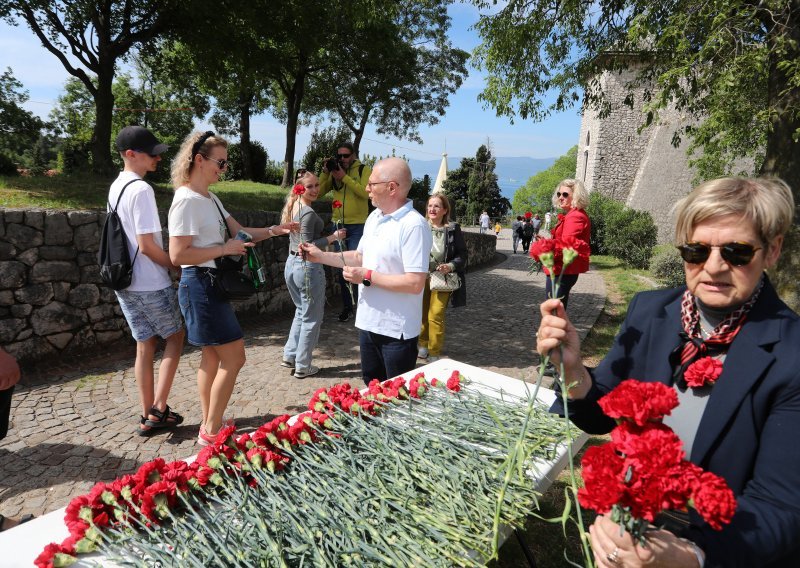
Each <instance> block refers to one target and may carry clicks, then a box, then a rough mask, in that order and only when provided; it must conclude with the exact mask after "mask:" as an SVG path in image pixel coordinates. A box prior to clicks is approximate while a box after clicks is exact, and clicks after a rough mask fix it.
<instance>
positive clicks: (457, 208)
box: [443, 145, 511, 224]
mask: <svg viewBox="0 0 800 568" xmlns="http://www.w3.org/2000/svg"><path fill="white" fill-rule="evenodd" d="M496 165H497V161H496V160H495V158H494V157H493V156H492V151H491V150H490V149H489V148H488V147H487V146H486V145H481V146H480V148H478V151H477V152H476V153H475V157H474V158H462V159H461V165H460V166H459V168H458V169H456V170H454V171H452V172H447V180H446V181H445V182H444V184H443V188H444V191H445V193H446V194H447V197H448V198H449V199H450V201H451V203H452V204H453V209H454V212H455V214H456V217H457V218H459V219H463V220H464V222H465V223H466V224H473V223H475V222H476V221H477V219H478V216H479V215H480V214H481V212H482V211H487V212H488V213H489V216H490V217H492V218H497V217H502V216H504V215H505V214H506V212H507V211H508V210H509V209H510V208H511V203H510V202H509V201H508V199H507V198H505V197H503V196H502V195H501V193H500V186H499V185H498V183H497V174H496V173H495V172H494V169H495V167H496Z"/></svg>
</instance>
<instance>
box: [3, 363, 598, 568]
mask: <svg viewBox="0 0 800 568" xmlns="http://www.w3.org/2000/svg"><path fill="white" fill-rule="evenodd" d="M454 370H458V371H460V372H461V373H462V374H464V375H465V376H466V377H468V378H469V379H470V380H472V381H473V388H474V387H476V386H477V388H480V385H491V386H492V387H495V388H502V389H503V390H504V391H506V392H508V393H511V394H516V395H520V396H522V395H524V394H525V393H526V391H531V390H532V389H533V385H531V384H529V383H524V382H522V381H520V380H517V379H512V378H511V377H507V376H505V375H500V374H498V373H493V372H491V371H486V370H484V369H480V368H478V367H473V366H472V365H467V364H466V363H460V362H458V361H454V360H453V359H440V360H438V361H436V362H435V363H430V364H429V365H425V366H424V367H419V368H418V369H415V370H413V371H410V372H408V373H406V374H405V375H404V376H405V377H406V378H409V379H410V378H411V377H413V376H414V375H416V374H417V373H418V372H420V371H423V372H424V373H425V377H426V378H427V379H429V380H430V379H432V378H438V379H444V380H446V379H447V378H448V377H449V376H450V374H451V373H452V372H453V371H454ZM555 396H556V395H555V393H554V392H553V391H552V390H549V389H539V393H538V398H539V399H540V400H541V401H542V402H544V403H546V404H548V405H549V404H551V403H552V402H553V400H554V399H555ZM574 433H575V434H574V435H575V441H574V442H573V451H574V452H577V451H578V449H580V447H581V446H582V445H583V444H584V442H585V441H586V439H587V436H586V435H585V434H583V433H581V432H580V431H579V430H577V429H576V430H574ZM192 459H194V457H192V458H189V460H192ZM566 465H567V452H566V447H561V448H560V449H559V451H558V452H557V455H556V458H555V459H554V460H553V461H551V462H547V463H545V464H542V468H541V471H542V472H543V473H542V474H541V476H540V477H539V479H538V489H539V490H540V491H545V490H546V489H547V488H548V487H550V485H551V484H552V482H553V480H555V478H556V477H557V476H558V474H559V473H560V472H561V470H563V469H564V468H565V467H566ZM64 510H65V509H63V508H62V509H58V510H57V511H53V512H51V513H48V514H46V515H43V516H41V517H38V518H36V519H34V520H32V521H29V522H27V523H25V524H23V525H19V526H18V527H15V528H13V529H10V530H7V531H3V532H0V567H4V568H5V567H7V568H16V567H30V566H33V561H34V559H35V558H36V557H37V556H38V555H39V553H40V552H41V551H42V550H43V549H44V547H45V546H47V544H49V543H51V542H57V543H61V542H62V541H63V540H64V539H66V538H67V537H68V536H69V532H68V531H67V527H66V525H65V524H64ZM80 558H81V557H79V559H80ZM83 558H86V559H89V558H91V559H92V560H93V561H98V560H99V559H100V557H99V556H97V555H90V556H84V557H83ZM88 565H89V564H87V563H84V562H77V563H75V564H73V566H76V567H77V566H88ZM104 565H105V564H104Z"/></svg>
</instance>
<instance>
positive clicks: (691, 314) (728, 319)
mask: <svg viewBox="0 0 800 568" xmlns="http://www.w3.org/2000/svg"><path fill="white" fill-rule="evenodd" d="M763 287H764V278H763V277H762V278H761V280H760V281H759V283H758V286H756V289H755V291H754V292H753V295H752V296H750V298H749V299H748V300H747V301H746V302H745V303H744V304H742V305H741V306H739V307H738V308H736V309H735V310H733V311H732V312H731V313H729V314H728V315H727V316H725V319H723V320H722V321H721V322H719V324H718V325H717V327H715V328H714V331H712V332H711V335H710V336H709V337H707V338H706V339H703V336H702V333H701V332H700V311H699V310H698V309H697V302H696V299H695V297H694V294H692V293H691V292H690V291H689V290H686V292H684V293H683V299H682V300H681V324H682V326H683V330H682V331H681V332H680V334H679V335H680V338H681V344H680V345H678V347H676V348H675V350H674V351H673V352H672V354H671V355H670V362H671V363H672V366H673V368H674V369H675V370H674V372H673V374H672V378H673V379H674V380H676V381H677V380H679V379H681V378H682V377H683V373H684V371H686V368H687V367H688V366H689V365H691V364H692V363H694V362H695V361H697V360H698V359H700V358H702V357H706V356H708V355H716V354H718V353H723V352H725V351H727V350H728V347H730V344H731V343H733V340H734V338H735V337H736V335H737V334H738V333H739V330H741V329H742V325H744V322H745V320H746V319H747V314H748V313H749V312H750V308H752V307H753V305H754V304H755V303H756V301H758V296H759V295H760V294H761V290H762V289H763Z"/></svg>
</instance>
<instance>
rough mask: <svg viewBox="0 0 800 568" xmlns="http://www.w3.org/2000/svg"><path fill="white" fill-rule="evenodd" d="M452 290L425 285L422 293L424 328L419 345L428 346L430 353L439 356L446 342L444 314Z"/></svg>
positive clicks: (420, 333) (421, 331)
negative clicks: (447, 290)
mask: <svg viewBox="0 0 800 568" xmlns="http://www.w3.org/2000/svg"><path fill="white" fill-rule="evenodd" d="M450 294H452V292H440V291H431V289H430V288H429V287H428V285H427V284H426V285H425V291H424V292H423V293H422V329H421V330H420V332H419V340H418V343H419V346H420V347H426V348H427V349H428V354H429V355H434V356H436V357H438V356H439V355H440V354H441V352H442V345H443V344H444V315H445V312H446V311H447V302H449V301H450Z"/></svg>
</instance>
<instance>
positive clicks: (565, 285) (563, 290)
mask: <svg viewBox="0 0 800 568" xmlns="http://www.w3.org/2000/svg"><path fill="white" fill-rule="evenodd" d="M578 276H579V275H578V274H564V275H563V276H561V280H560V282H559V283H558V297H559V298H561V303H562V304H564V309H565V310H566V309H567V302H568V301H569V291H570V290H572V287H573V286H575V283H576V282H577V281H578ZM550 278H551V277H550V276H548V277H547V279H546V283H545V290H546V291H547V299H548V300H549V299H550V298H552V297H553V282H552V280H551V279H550ZM556 278H558V277H556Z"/></svg>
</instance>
